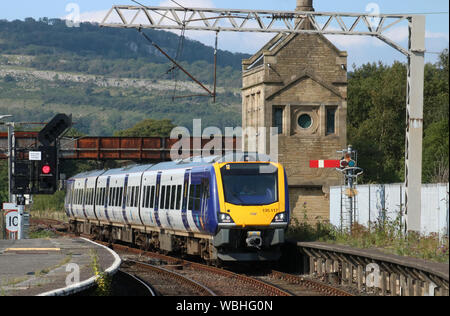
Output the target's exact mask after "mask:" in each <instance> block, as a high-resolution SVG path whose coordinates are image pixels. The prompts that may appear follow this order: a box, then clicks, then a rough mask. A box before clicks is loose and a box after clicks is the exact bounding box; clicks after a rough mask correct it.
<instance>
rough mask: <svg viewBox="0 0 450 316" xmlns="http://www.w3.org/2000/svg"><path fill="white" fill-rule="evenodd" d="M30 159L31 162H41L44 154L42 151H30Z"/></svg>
mask: <svg viewBox="0 0 450 316" xmlns="http://www.w3.org/2000/svg"><path fill="white" fill-rule="evenodd" d="M28 159H29V160H31V161H41V160H42V153H41V152H40V151H30V152H29V153H28Z"/></svg>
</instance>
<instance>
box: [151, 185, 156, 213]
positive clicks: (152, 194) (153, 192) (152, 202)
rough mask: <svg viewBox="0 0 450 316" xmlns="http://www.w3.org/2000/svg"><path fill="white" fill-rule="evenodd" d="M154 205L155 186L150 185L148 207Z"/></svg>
mask: <svg viewBox="0 0 450 316" xmlns="http://www.w3.org/2000/svg"><path fill="white" fill-rule="evenodd" d="M154 206H155V186H154V185H152V190H151V194H150V208H154Z"/></svg>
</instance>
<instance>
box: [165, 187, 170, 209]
mask: <svg viewBox="0 0 450 316" xmlns="http://www.w3.org/2000/svg"><path fill="white" fill-rule="evenodd" d="M169 203H170V185H168V186H167V188H166V204H165V208H166V210H168V209H169V208H170V204H169Z"/></svg>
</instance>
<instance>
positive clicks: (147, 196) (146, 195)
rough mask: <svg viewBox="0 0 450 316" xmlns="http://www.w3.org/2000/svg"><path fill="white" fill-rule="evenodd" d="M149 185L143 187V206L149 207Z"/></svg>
mask: <svg viewBox="0 0 450 316" xmlns="http://www.w3.org/2000/svg"><path fill="white" fill-rule="evenodd" d="M150 189H151V187H150V186H147V187H146V188H145V208H149V207H150Z"/></svg>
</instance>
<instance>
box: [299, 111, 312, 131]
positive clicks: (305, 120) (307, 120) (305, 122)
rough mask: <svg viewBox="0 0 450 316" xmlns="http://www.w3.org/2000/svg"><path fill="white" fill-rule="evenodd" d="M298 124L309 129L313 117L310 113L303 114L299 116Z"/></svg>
mask: <svg viewBox="0 0 450 316" xmlns="http://www.w3.org/2000/svg"><path fill="white" fill-rule="evenodd" d="M298 125H300V127H301V128H304V129H308V128H310V127H311V125H312V118H311V116H309V115H308V114H302V115H300V117H299V118H298Z"/></svg>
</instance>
